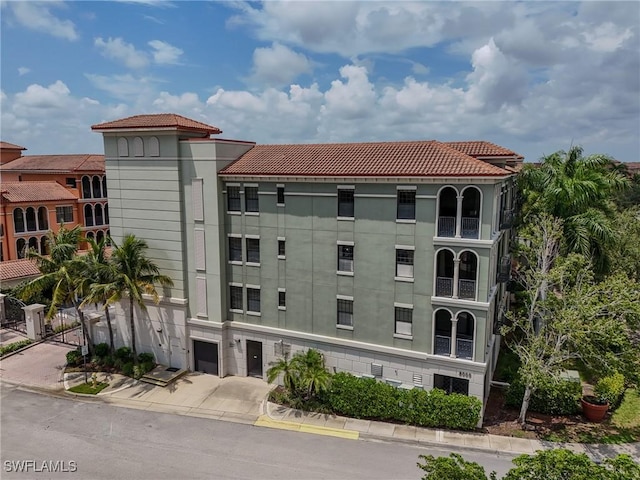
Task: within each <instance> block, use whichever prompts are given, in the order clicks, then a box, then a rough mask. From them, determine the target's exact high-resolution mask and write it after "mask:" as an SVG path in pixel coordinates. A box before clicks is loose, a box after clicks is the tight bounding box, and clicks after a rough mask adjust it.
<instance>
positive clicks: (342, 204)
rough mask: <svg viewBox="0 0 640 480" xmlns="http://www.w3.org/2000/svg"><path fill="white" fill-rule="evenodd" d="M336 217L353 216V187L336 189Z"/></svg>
mask: <svg viewBox="0 0 640 480" xmlns="http://www.w3.org/2000/svg"><path fill="white" fill-rule="evenodd" d="M338 217H345V218H353V189H351V188H348V189H347V188H340V189H338Z"/></svg>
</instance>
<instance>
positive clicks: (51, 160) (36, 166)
mask: <svg viewBox="0 0 640 480" xmlns="http://www.w3.org/2000/svg"><path fill="white" fill-rule="evenodd" d="M2 170H7V171H11V172H31V173H38V172H41V173H82V172H104V155H94V154H78V155H76V154H74V155H25V156H24V157H20V158H17V159H15V160H13V161H12V162H9V163H7V164H6V165H3V166H2Z"/></svg>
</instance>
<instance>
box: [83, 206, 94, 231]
mask: <svg viewBox="0 0 640 480" xmlns="http://www.w3.org/2000/svg"><path fill="white" fill-rule="evenodd" d="M84 223H85V225H86V226H87V227H93V208H92V207H91V205H90V204H88V203H87V204H85V206H84Z"/></svg>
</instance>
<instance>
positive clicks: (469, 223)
mask: <svg viewBox="0 0 640 480" xmlns="http://www.w3.org/2000/svg"><path fill="white" fill-rule="evenodd" d="M479 233H480V219H479V218H475V217H462V231H461V232H460V234H461V236H462V238H478V234H479Z"/></svg>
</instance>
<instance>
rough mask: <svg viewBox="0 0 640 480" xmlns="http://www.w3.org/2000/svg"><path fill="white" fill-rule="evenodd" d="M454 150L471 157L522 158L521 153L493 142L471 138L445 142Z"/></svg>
mask: <svg viewBox="0 0 640 480" xmlns="http://www.w3.org/2000/svg"><path fill="white" fill-rule="evenodd" d="M445 143H446V144H447V145H449V146H450V147H453V148H455V149H456V150H459V151H461V152H462V153H466V154H467V155H471V156H472V157H514V156H515V157H517V158H524V157H523V156H522V155H520V154H518V153H516V152H514V151H511V150H509V149H506V148H504V147H501V146H500V145H496V144H495V143H491V142H486V141H484V140H471V141H468V142H445Z"/></svg>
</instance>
